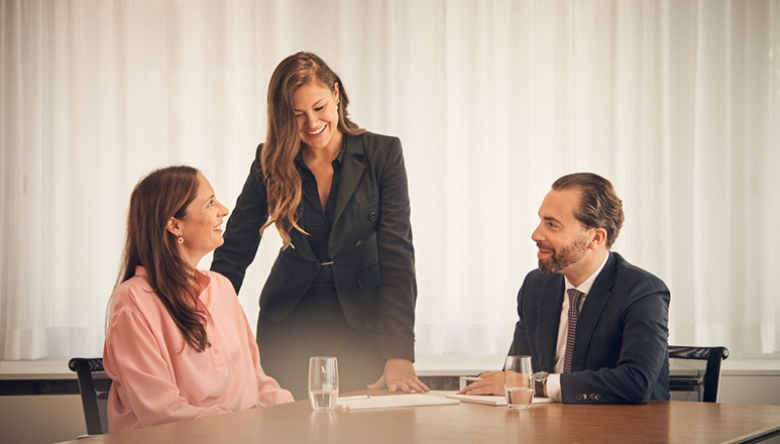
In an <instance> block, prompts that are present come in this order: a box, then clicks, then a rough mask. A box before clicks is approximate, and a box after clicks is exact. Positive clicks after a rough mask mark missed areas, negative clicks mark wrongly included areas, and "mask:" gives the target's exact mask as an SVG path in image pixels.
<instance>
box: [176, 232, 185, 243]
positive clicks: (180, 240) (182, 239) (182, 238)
mask: <svg viewBox="0 0 780 444" xmlns="http://www.w3.org/2000/svg"><path fill="white" fill-rule="evenodd" d="M177 241H178V242H179V243H180V244H183V243H184V236H182V235H181V233H179V239H177Z"/></svg>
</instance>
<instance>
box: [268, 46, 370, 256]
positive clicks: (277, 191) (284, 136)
mask: <svg viewBox="0 0 780 444" xmlns="http://www.w3.org/2000/svg"><path fill="white" fill-rule="evenodd" d="M309 82H317V83H319V84H321V85H322V86H325V87H326V88H330V90H331V91H334V90H335V88H336V87H338V90H339V101H340V106H339V107H338V113H339V123H338V129H339V130H340V131H341V132H342V133H344V134H349V135H353V136H356V135H358V134H362V133H363V132H365V130H364V129H361V128H360V127H359V126H358V125H357V124H355V123H354V122H352V121H351V120H350V119H349V113H348V111H347V107H348V106H349V97H348V96H347V91H346V89H345V88H344V83H343V82H342V81H341V79H340V78H339V76H338V75H336V73H335V72H333V70H332V69H330V67H328V65H327V64H326V63H325V62H324V61H323V60H322V59H321V58H319V57H318V56H317V55H316V54H312V53H310V52H299V53H296V54H293V55H291V56H289V57H287V58H286V59H284V60H282V61H281V63H279V65H278V66H277V67H276V69H275V70H274V73H273V75H271V81H270V83H269V84H268V133H267V134H266V138H265V145H264V146H263V149H262V152H261V154H260V164H261V168H262V172H261V174H262V176H261V177H262V178H263V180H264V182H265V187H266V193H267V196H268V215H269V218H268V221H266V223H265V224H263V227H262V228H261V229H260V232H261V233H262V232H263V231H264V230H265V229H266V228H267V227H268V226H269V225H271V224H272V223H275V224H276V228H277V230H278V231H279V235H280V236H281V237H282V241H283V244H284V246H285V247H286V246H287V245H289V244H290V230H292V229H293V228H295V229H296V230H298V231H300V232H302V233H305V231H303V229H302V228H301V227H300V226H299V225H298V218H299V217H300V214H299V210H298V208H299V206H300V203H301V198H302V195H303V191H302V187H301V177H300V175H299V174H298V170H296V168H295V157H296V156H297V155H298V152H299V151H300V150H301V145H302V142H301V139H300V136H299V134H298V123H297V120H296V118H295V112H294V110H293V100H292V96H293V93H294V92H295V91H297V90H298V88H300V87H301V86H303V85H306V84H308V83H309ZM337 85H338V86H337Z"/></svg>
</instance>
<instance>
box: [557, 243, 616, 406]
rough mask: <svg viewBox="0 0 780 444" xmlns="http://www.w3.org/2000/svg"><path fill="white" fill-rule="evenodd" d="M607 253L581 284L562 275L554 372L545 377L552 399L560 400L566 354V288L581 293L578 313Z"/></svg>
mask: <svg viewBox="0 0 780 444" xmlns="http://www.w3.org/2000/svg"><path fill="white" fill-rule="evenodd" d="M609 254H610V253H607V256H606V257H605V258H604V262H602V263H601V266H600V267H599V268H598V269H597V270H596V271H595V272H593V274H591V275H590V277H588V278H587V279H585V281H584V282H583V283H582V284H580V285H578V286H576V287H575V286H574V285H572V284H571V282H569V279H567V278H566V276H564V277H563V280H564V282H565V283H566V285H565V287H564V289H563V305H562V306H561V322H560V324H559V325H558V344H557V348H556V350H555V373H553V374H551V375H550V376H549V377H548V378H547V397H548V398H550V399H551V400H552V401H556V402H560V401H561V373H563V360H564V357H565V355H566V336H567V335H568V333H569V293H568V290H570V289H572V288H575V289H576V290H577V291H579V292H581V293H582V296H580V301H579V307H577V312H578V313H579V312H580V311H581V310H582V306H583V304H585V299H586V298H587V296H588V293H589V292H590V289H591V287H593V283H594V282H595V281H596V277H598V275H599V273H601V270H602V269H604V265H606V264H607V261H608V260H609Z"/></svg>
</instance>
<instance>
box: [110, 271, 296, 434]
mask: <svg viewBox="0 0 780 444" xmlns="http://www.w3.org/2000/svg"><path fill="white" fill-rule="evenodd" d="M197 274H198V283H199V285H200V288H201V293H200V297H199V300H198V308H199V309H200V310H201V311H202V312H203V313H204V314H205V316H206V334H207V335H208V340H209V342H210V343H211V346H210V347H208V348H206V350H205V351H203V352H200V353H198V352H196V351H195V350H194V349H193V348H192V347H191V346H190V345H188V344H187V343H186V342H185V340H184V337H183V336H182V334H181V332H180V331H179V328H178V327H177V326H176V324H175V323H174V321H173V319H172V318H171V316H170V315H169V314H168V311H167V310H166V309H165V307H164V306H163V304H162V302H161V301H160V299H159V298H158V297H157V295H156V294H155V293H154V292H153V291H152V289H151V287H150V286H149V283H148V281H147V277H146V276H147V275H146V270H145V269H144V268H143V267H137V268H136V270H135V276H133V277H132V278H130V279H128V280H127V281H125V282H123V283H122V284H120V285H119V287H118V288H117V289H116V292H115V293H114V296H113V300H112V302H111V307H110V313H109V319H108V331H107V333H106V342H105V346H104V349H103V366H104V367H105V369H106V373H107V374H108V376H109V377H110V378H111V379H112V380H113V384H112V385H111V391H110V392H109V395H108V428H109V431H111V432H118V431H120V430H126V429H132V428H137V427H146V426H151V425H155V424H163V423H167V422H174V421H181V420H185V419H192V418H200V417H204V416H211V415H217V414H221V413H228V412H236V411H239V410H247V409H251V408H255V407H263V406H269V405H275V404H282V403H286V402H292V401H293V397H292V395H291V394H290V392H288V391H287V390H284V389H282V388H281V387H279V384H278V383H277V382H276V380H275V379H273V378H271V377H270V376H267V375H266V374H265V372H263V369H262V367H261V366H260V353H259V352H258V349H257V344H256V343H255V338H254V337H253V335H252V330H251V329H250V327H249V323H248V322H247V319H246V315H245V314H244V311H243V309H242V308H241V304H239V302H238V297H237V296H236V292H235V290H234V289H233V286H232V285H231V284H230V281H228V280H227V278H225V277H224V276H222V275H221V274H218V273H215V272H212V271H197Z"/></svg>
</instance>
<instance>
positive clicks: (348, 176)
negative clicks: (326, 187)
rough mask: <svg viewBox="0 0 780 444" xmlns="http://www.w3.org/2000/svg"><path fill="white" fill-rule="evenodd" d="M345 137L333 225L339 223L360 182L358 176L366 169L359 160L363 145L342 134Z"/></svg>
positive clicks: (354, 138)
mask: <svg viewBox="0 0 780 444" xmlns="http://www.w3.org/2000/svg"><path fill="white" fill-rule="evenodd" d="M344 137H346V138H347V142H346V143H345V144H344V157H343V159H342V164H341V181H340V182H339V190H338V194H337V196H336V208H335V212H334V217H333V226H334V227H335V226H336V224H338V223H339V219H340V218H341V215H342V213H344V209H345V208H346V207H347V203H348V202H349V199H350V198H351V197H352V194H353V193H354V192H355V188H356V187H357V184H358V183H359V182H360V178H361V177H362V176H363V171H364V170H365V169H366V167H365V165H364V164H363V162H362V161H361V160H360V159H362V157H363V145H362V144H361V143H360V140H359V139H358V138H356V137H353V136H349V135H346V134H345V135H344Z"/></svg>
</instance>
